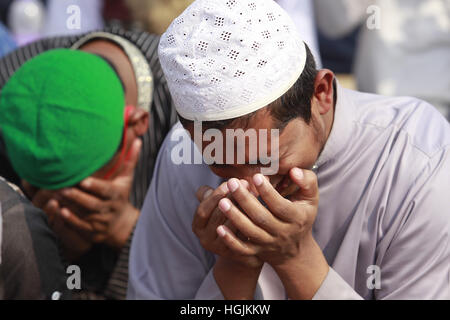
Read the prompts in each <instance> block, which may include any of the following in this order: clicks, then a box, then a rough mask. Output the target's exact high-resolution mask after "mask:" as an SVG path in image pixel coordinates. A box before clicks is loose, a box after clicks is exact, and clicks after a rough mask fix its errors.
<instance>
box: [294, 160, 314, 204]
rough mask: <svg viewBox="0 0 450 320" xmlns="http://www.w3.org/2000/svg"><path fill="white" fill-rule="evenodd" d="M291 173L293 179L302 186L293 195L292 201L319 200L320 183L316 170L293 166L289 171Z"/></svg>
mask: <svg viewBox="0 0 450 320" xmlns="http://www.w3.org/2000/svg"><path fill="white" fill-rule="evenodd" d="M289 175H290V177H291V180H292V181H293V182H294V183H295V184H297V185H298V186H299V187H300V189H299V190H298V191H297V192H296V193H294V194H293V195H292V196H291V201H309V202H312V203H318V202H319V185H318V182H317V176H316V174H315V173H314V172H312V171H310V170H304V169H299V168H292V169H291V170H290V171H289Z"/></svg>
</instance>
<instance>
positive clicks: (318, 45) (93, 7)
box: [0, 0, 450, 116]
mask: <svg viewBox="0 0 450 320" xmlns="http://www.w3.org/2000/svg"><path fill="white" fill-rule="evenodd" d="M278 2H279V4H280V5H281V6H282V7H283V8H285V9H286V10H287V11H288V12H289V13H290V14H291V15H292V18H293V19H294V21H295V22H296V24H297V26H298V29H299V31H300V33H301V35H302V36H303V39H305V41H306V42H307V43H308V45H309V46H310V48H312V51H313V53H314V54H315V57H316V60H317V62H318V65H319V66H323V67H325V68H330V69H332V70H333V71H335V72H336V73H338V74H343V76H341V77H340V78H341V79H342V80H341V81H342V82H343V84H344V86H347V87H350V88H355V89H358V90H361V91H365V92H373V93H378V94H383V95H397V96H398V95H409V96H417V97H419V98H421V99H424V100H426V101H428V102H430V103H432V104H433V105H435V106H436V107H437V108H438V109H439V110H440V111H441V112H442V113H443V114H444V115H446V116H448V113H449V109H450V107H449V106H450V93H449V92H450V90H449V89H450V77H449V76H448V75H447V72H448V71H449V70H450V2H449V1H446V0H429V1H421V0H394V1H386V0H363V1H352V0H337V1H331V0H314V1H313V0H278ZM190 3H192V0H2V1H1V4H0V18H1V23H2V24H3V25H0V39H1V40H0V55H5V54H6V53H7V52H9V51H10V50H12V49H13V48H14V47H15V46H21V45H23V44H25V43H28V42H30V41H33V40H36V39H38V38H41V37H48V36H58V35H59V36H62V35H68V34H77V33H83V32H87V31H91V30H95V29H101V28H103V27H109V26H120V27H122V28H125V29H132V30H136V29H139V30H145V31H147V32H149V33H155V34H162V33H163V32H164V31H165V30H166V28H167V27H168V26H169V24H170V22H171V21H172V20H173V19H174V18H175V17H176V16H178V15H179V14H180V13H181V12H182V11H183V10H184V9H185V8H186V7H187V6H188V5H189V4H190ZM73 6H76V9H74V7H73ZM77 10H79V12H80V16H79V17H80V19H79V24H78V25H77V21H76V18H75V16H72V15H76V14H77ZM71 17H72V19H74V20H73V21H70V19H71ZM68 23H69V24H70V23H72V25H73V26H74V27H73V28H71V27H70V26H69V27H68V25H67V24H68ZM5 27H6V28H7V29H9V32H8V30H7V29H6V28H5ZM345 75H347V76H345ZM350 75H354V76H350Z"/></svg>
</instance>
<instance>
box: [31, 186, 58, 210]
mask: <svg viewBox="0 0 450 320" xmlns="http://www.w3.org/2000/svg"><path fill="white" fill-rule="evenodd" d="M51 198H53V194H52V193H51V191H48V190H42V189H41V190H39V191H38V192H36V193H35V195H34V197H33V198H32V199H31V202H32V203H33V205H34V206H35V207H36V208H40V209H42V208H44V207H45V205H46V204H47V202H48V201H49V200H50V199H51Z"/></svg>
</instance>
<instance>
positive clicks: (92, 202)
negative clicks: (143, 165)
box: [61, 139, 142, 249]
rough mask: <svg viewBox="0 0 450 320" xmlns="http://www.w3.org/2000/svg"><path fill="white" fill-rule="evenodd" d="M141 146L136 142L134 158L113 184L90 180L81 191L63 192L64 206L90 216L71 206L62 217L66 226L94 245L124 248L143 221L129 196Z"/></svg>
mask: <svg viewBox="0 0 450 320" xmlns="http://www.w3.org/2000/svg"><path fill="white" fill-rule="evenodd" d="M141 146H142V142H141V141H140V140H139V139H136V140H135V141H134V143H133V145H132V146H131V150H130V153H129V154H130V156H129V157H128V158H127V159H126V160H125V163H124V165H123V167H122V168H121V170H120V172H119V173H118V174H117V176H116V177H115V178H114V179H113V180H110V181H107V180H102V179H98V178H94V177H89V178H87V179H85V180H83V181H82V182H81V183H80V187H81V189H80V188H68V189H64V190H62V191H61V196H62V198H63V199H62V201H63V202H64V203H69V204H71V205H74V206H76V207H78V208H82V211H84V212H88V214H79V213H78V212H77V211H75V210H71V209H70V205H69V206H64V207H63V208H62V209H61V215H62V217H63V219H64V221H65V223H66V224H69V225H70V226H71V227H72V228H73V229H74V230H77V231H78V232H80V233H81V234H85V235H86V236H87V238H88V239H89V240H90V241H92V242H94V243H105V244H107V245H109V246H111V247H113V248H116V249H121V248H122V247H123V245H124V244H125V243H126V241H127V240H128V238H129V236H130V234H131V232H132V230H133V228H134V226H135V224H136V222H137V219H138V217H139V210H137V209H136V208H134V207H133V206H132V205H131V204H130V202H129V196H130V191H131V188H132V184H133V178H134V169H135V167H136V164H137V162H138V160H139V153H140V149H141Z"/></svg>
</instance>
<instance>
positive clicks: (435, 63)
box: [0, 0, 450, 299]
mask: <svg viewBox="0 0 450 320" xmlns="http://www.w3.org/2000/svg"><path fill="white" fill-rule="evenodd" d="M255 1H257V0H255ZM192 2H193V0H0V67H1V68H2V69H3V70H0V80H1V81H0V95H1V93H2V92H1V90H2V85H4V83H3V84H2V83H1V82H2V81H3V80H7V79H9V77H10V76H12V75H13V74H14V73H15V71H16V69H18V68H20V65H21V64H22V63H25V61H27V60H29V59H31V58H32V57H34V56H36V55H39V54H40V53H41V52H45V51H47V50H50V51H51V49H55V48H61V47H64V48H74V47H77V46H78V47H77V48H78V49H79V50H81V49H80V48H81V47H82V46H83V45H86V43H87V44H88V43H89V39H87V38H85V37H86V36H85V34H86V33H89V32H92V31H94V30H108V32H110V33H111V34H110V35H109V37H110V38H108V39H109V40H111V39H113V41H118V42H117V43H118V44H119V45H120V46H122V47H123V48H127V49H128V50H125V52H126V54H127V56H128V58H130V61H132V62H134V59H131V57H133V58H136V59H137V60H139V59H138V58H142V57H145V58H146V60H147V61H146V63H144V66H145V68H147V69H148V70H151V71H152V72H153V74H154V76H155V78H154V79H152V81H154V83H155V85H154V88H155V89H154V92H152V94H153V96H152V97H150V98H149V99H147V100H148V101H147V100H145V99H144V98H145V97H144V98H142V97H140V98H139V99H138V98H136V99H137V100H139V101H136V102H138V103H139V104H143V105H145V104H146V105H147V107H148V106H149V105H152V107H151V108H148V109H150V124H149V126H150V129H149V130H148V132H147V129H142V132H141V134H140V136H144V133H145V137H144V138H143V141H144V144H145V143H146V145H145V146H144V147H143V150H142V153H143V156H141V158H139V160H138V159H137V157H138V156H137V155H136V163H139V164H138V166H137V168H138V169H136V172H133V171H132V170H130V173H129V176H130V180H131V181H132V180H133V179H132V178H133V175H135V176H136V177H140V178H141V180H142V181H138V182H135V184H134V185H133V189H132V192H131V193H132V194H135V199H133V201H131V202H132V205H133V206H134V207H136V208H137V209H140V207H141V206H142V202H143V200H144V196H145V194H146V191H147V188H148V184H149V182H150V180H151V176H152V170H153V167H152V166H153V162H151V165H150V164H149V163H150V161H145V159H147V158H148V159H152V161H154V160H155V159H156V154H157V151H158V150H157V149H158V148H159V146H160V144H161V143H162V140H163V138H164V135H165V134H166V133H167V131H169V130H170V127H171V126H172V125H173V123H174V122H176V115H175V114H174V113H173V109H172V105H171V99H170V97H169V93H168V92H164V90H163V89H162V88H163V87H164V85H165V82H164V81H163V80H161V78H163V77H164V76H163V73H162V71H161V69H160V66H159V64H158V63H157V62H155V61H156V60H157V59H156V57H157V44H158V42H159V38H155V37H153V36H151V35H153V34H154V35H161V34H163V33H164V32H165V30H166V29H167V28H168V26H169V25H170V23H171V22H172V21H173V19H174V18H176V17H177V16H179V15H180V13H181V12H183V10H184V9H185V8H186V7H187V6H189V5H190V4H191V3H192ZM276 2H278V4H279V5H280V6H281V7H283V8H284V9H285V10H286V11H287V12H288V13H289V14H290V16H291V18H292V19H293V21H294V23H295V24H296V26H297V29H298V32H299V33H300V35H301V37H302V39H304V41H305V42H306V43H307V44H308V47H309V48H310V49H311V52H312V54H313V56H314V58H315V60H316V63H317V66H318V67H319V68H328V69H331V70H332V71H333V72H335V73H336V74H337V78H338V81H339V83H340V84H341V85H342V86H343V87H346V88H350V89H355V90H359V91H363V92H369V93H376V94H381V95H386V96H413V97H417V98H420V99H422V100H425V101H426V102H429V103H430V104H432V105H433V106H435V107H436V108H437V109H438V110H439V111H440V112H441V113H442V114H443V115H444V117H446V118H447V119H449V120H450V76H449V73H450V0H276ZM111 30H114V31H111ZM127 31H130V32H129V33H127ZM147 33H148V34H147ZM150 34H151V35H150ZM81 35H83V36H81ZM58 37H64V38H58ZM96 37H100V38H102V39H103V40H105V39H107V38H103V37H104V35H98V34H97V35H96ZM48 38H52V39H51V40H49V41H48V42H45V43H44V42H41V41H44V39H48ZM118 38H120V39H118ZM58 39H63V40H61V41H59V40H58ZM108 39H107V40H108ZM79 41H81V42H82V44H80V43H79ZM83 41H85V42H83ZM241 41H242V40H241ZM124 43H125V44H124ZM27 45H29V46H28V47H26V48H25V49H24V50H23V51H22V50H21V49H20V48H24V46H27ZM101 45H102V44H100V46H101ZM103 45H104V43H103ZM44 47H45V48H44ZM133 47H135V51H132V50H131V49H129V48H133ZM136 48H138V51H139V52H138V54H137V53H136ZM15 50H16V51H15ZM83 50H86V51H87V52H91V53H97V52H96V51H95V50H99V51H100V52H101V51H102V50H105V51H107V50H106V49H104V48H100V49H96V48H89V45H87V46H86V47H85V48H84V49H83ZM90 50H91V51H90ZM9 54H11V55H10V56H8V55H9ZM133 54H134V55H133ZM111 57H112V58H115V57H114V55H113V54H111ZM108 58H109V57H108ZM112 60H114V59H112ZM107 61H108V60H107ZM127 61H128V60H127ZM114 63H117V65H120V61H119V62H117V61H114ZM114 63H113V64H114ZM141 66H142V65H139V64H133V63H132V65H130V68H129V70H128V73H130V74H132V72H131V71H134V74H135V75H137V74H138V72H139V68H140V67H141ZM131 67H132V68H131ZM145 68H141V70H140V71H142V69H145ZM116 71H117V70H116ZM119 74H121V75H122V74H125V75H126V74H127V72H125V71H123V70H119ZM124 78H125V79H127V77H126V76H124ZM140 78H142V79H144V80H143V81H142V82H144V83H143V84H142V83H139V81H138V83H137V86H138V87H139V88H137V89H136V90H137V92H138V95H142V96H144V95H143V91H144V90H141V88H140V86H142V87H143V88H147V89H148V88H149V86H147V87H145V85H147V83H145V79H150V76H149V75H147V74H146V76H145V77H144V76H141V77H136V79H137V80H139V79H140ZM5 82H6V81H5ZM148 82H150V80H148ZM122 86H123V87H126V88H129V86H128V84H126V85H124V84H123V83H122ZM164 89H165V88H164ZM126 91H127V90H125V92H126ZM140 99H143V100H145V101H144V102H142V101H140ZM127 103H128V101H127ZM135 104H136V103H135ZM161 110H162V111H161ZM147 111H148V110H147ZM27 112H28V110H27ZM165 113H167V114H165ZM133 115H134V114H133ZM138 115H139V114H138ZM140 115H141V118H142V119H145V116H143V115H142V114H140ZM136 117H137V118H139V117H138V116H136ZM142 119H140V120H142ZM136 122H138V121H136ZM147 124H148V123H147ZM133 125H134V123H133ZM137 126H138V125H137ZM154 132H163V133H157V134H154ZM149 141H150V142H149ZM0 147H1V145H0ZM146 148H147V149H146ZM0 155H1V154H0ZM142 159H144V160H142ZM135 165H136V164H135ZM146 165H148V167H146ZM1 166H3V168H2V170H3V171H4V172H7V171H8V170H7V169H6V166H5V165H4V164H3V162H2V159H1V157H0V168H1ZM133 170H134V169H133ZM11 171H12V170H11ZM142 172H144V173H142ZM0 175H2V176H3V177H4V178H5V179H6V180H9V181H11V182H14V183H16V184H19V183H20V181H19V180H14V179H13V178H11V177H10V176H8V175H7V174H5V173H3V174H0ZM2 183H3V182H2ZM0 187H1V185H0ZM22 187H23V186H22ZM5 188H6V187H5ZM0 189H1V188H0ZM136 190H138V192H137V191H136ZM0 191H1V190H0ZM128 191H130V190H128ZM33 204H35V201H33ZM0 209H1V207H0ZM41 209H43V208H41ZM33 210H34V208H31V207H30V208H28V209H27V210H24V212H25V213H24V215H25V216H27V215H32V214H35V213H29V212H32V211H33ZM44 211H46V210H44ZM0 213H1V211H0ZM47 213H48V212H47ZM0 218H1V215H0ZM41 218H42V217H41ZM42 219H43V218H42ZM0 222H1V220H0ZM133 226H134V225H133ZM0 231H1V224H0ZM62 233H64V232H62ZM129 233H130V234H127V237H126V238H127V239H129V240H127V241H128V242H126V244H125V247H126V249H127V250H126V252H125V253H124V254H123V256H128V250H129V243H130V241H131V240H130V239H131V237H132V233H133V232H132V231H130V232H129ZM0 236H1V233H0ZM52 250H53V251H52V252H53V254H54V255H55V256H56V255H57V252H56V248H52ZM122 258H123V257H122V256H120V257H119V258H114V259H110V260H114V261H112V262H111V263H110V265H114V264H116V262H117V261H119V263H117V264H120V263H122V262H123V266H119V267H117V268H116V269H114V272H113V273H112V274H113V276H112V277H111V278H112V279H113V281H110V283H108V290H110V288H113V289H111V290H113V291H114V286H115V287H120V286H119V285H117V283H113V282H114V281H119V280H117V279H121V277H122V278H124V279H121V281H123V283H125V284H126V274H125V271H123V270H125V269H127V264H128V257H126V258H123V261H121V259H122ZM102 259H103V258H102ZM115 259H116V260H115ZM38 260H39V259H38ZM42 260H45V259H44V258H43V259H42ZM103 260H105V259H103ZM0 262H1V261H0ZM103 262H104V261H102V263H103ZM111 270H112V267H111ZM111 270H109V272H110V273H111ZM117 270H118V271H117ZM121 272H123V274H124V275H122V274H120V273H121ZM116 273H117V274H119V275H117V274H116ZM57 285H58V286H59V284H57ZM119 289H120V290H122V289H123V290H122V291H120V292H119V291H118V292H119V293H117V297H118V299H119V298H122V297H123V296H124V294H125V293H124V292H125V290H126V286H125V285H124V286H123V288H122V287H121V288H119ZM113 293H114V292H113ZM107 294H109V293H108V292H107ZM107 294H106V296H107ZM114 294H115V293H114ZM0 296H1V295H0ZM110 296H114V295H113V294H110ZM117 297H115V296H114V298H117ZM88 298H89V297H88ZM91 298H92V297H91Z"/></svg>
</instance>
